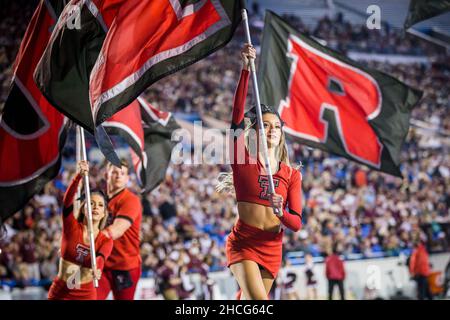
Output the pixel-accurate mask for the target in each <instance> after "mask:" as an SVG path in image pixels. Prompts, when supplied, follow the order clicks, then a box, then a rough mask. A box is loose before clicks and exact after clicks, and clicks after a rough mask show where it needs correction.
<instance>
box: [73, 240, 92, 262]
mask: <svg viewBox="0 0 450 320" xmlns="http://www.w3.org/2000/svg"><path fill="white" fill-rule="evenodd" d="M76 250H77V256H76V258H75V260H76V261H77V262H79V263H83V262H84V258H85V257H87V256H88V255H89V253H90V250H89V248H88V247H85V246H83V245H82V244H77V247H76Z"/></svg>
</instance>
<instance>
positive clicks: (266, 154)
mask: <svg viewBox="0 0 450 320" xmlns="http://www.w3.org/2000/svg"><path fill="white" fill-rule="evenodd" d="M242 21H243V22H244V27H245V35H246V37H247V43H248V44H250V45H251V44H252V39H251V36H250V27H249V25H248V15H247V9H245V7H243V8H242ZM250 69H251V74H252V79H253V92H254V95H255V98H256V118H257V122H258V127H259V138H260V141H261V142H262V143H261V144H262V149H263V156H264V162H265V168H266V172H267V177H268V179H269V190H270V193H271V194H274V193H275V186H274V184H273V178H272V169H271V168H270V162H269V151H268V150H267V139H266V134H265V132H264V123H263V120H262V112H261V101H260V100H259V88H258V78H257V77H256V67H255V60H254V59H250ZM273 210H274V211H275V214H277V215H280V214H282V212H280V210H279V209H278V208H273Z"/></svg>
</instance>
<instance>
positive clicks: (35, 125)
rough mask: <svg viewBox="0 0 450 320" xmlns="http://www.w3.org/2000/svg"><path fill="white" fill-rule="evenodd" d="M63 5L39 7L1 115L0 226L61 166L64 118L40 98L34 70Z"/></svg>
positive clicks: (46, 3)
mask: <svg viewBox="0 0 450 320" xmlns="http://www.w3.org/2000/svg"><path fill="white" fill-rule="evenodd" d="M65 3H66V1H62V0H54V1H50V0H48V1H44V0H42V1H41V2H40V3H39V5H38V7H37V9H36V11H35V12H34V14H33V17H32V19H31V22H30V24H29V25H28V28H27V30H26V33H25V36H24V38H23V40H22V43H21V46H20V49H19V51H18V54H17V57H16V60H15V63H14V66H13V79H12V83H11V87H10V92H9V95H8V97H7V100H6V102H5V105H4V108H3V110H2V112H1V114H0V163H1V165H0V222H3V221H4V220H5V219H7V218H8V217H10V216H11V215H13V214H14V213H15V212H17V211H18V210H20V209H21V208H23V206H24V205H25V204H26V203H27V202H28V201H29V200H30V199H31V198H32V197H33V195H35V194H37V193H38V192H40V191H41V190H42V188H43V187H44V185H45V184H46V183H47V182H48V181H50V180H52V179H53V178H55V177H56V175H57V174H58V172H59V169H60V167H61V150H62V148H63V147H64V144H65V140H66V133H67V125H66V118H65V117H64V116H63V115H62V114H61V113H59V112H58V111H57V110H56V109H55V108H53V106H51V105H50V103H49V102H48V101H47V100H46V99H45V97H44V96H43V95H42V94H41V92H40V91H39V89H38V87H37V86H36V83H35V82H34V80H33V74H32V70H33V69H34V67H35V66H36V65H37V63H38V61H39V58H40V56H41V54H42V53H43V51H44V49H45V46H46V44H47V42H48V40H49V39H50V34H51V29H52V28H53V26H54V25H55V23H56V20H57V17H58V16H59V14H60V13H61V11H62V9H63V7H64V5H65Z"/></svg>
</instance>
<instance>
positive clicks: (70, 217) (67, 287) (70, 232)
mask: <svg viewBox="0 0 450 320" xmlns="http://www.w3.org/2000/svg"><path fill="white" fill-rule="evenodd" d="M88 170H89V167H88V164H87V162H85V161H80V162H79V163H78V173H77V175H76V176H75V177H74V178H73V180H72V182H71V183H70V186H69V187H68V189H67V191H66V194H65V195H64V200H63V202H64V203H63V205H64V208H63V218H62V219H63V232H62V239H61V258H60V260H59V271H58V275H57V277H56V278H55V279H54V280H53V283H52V285H51V287H50V290H49V292H48V299H49V300H96V299H97V291H96V289H95V287H94V277H95V278H97V280H99V279H100V277H101V271H102V269H103V266H104V264H105V261H106V259H108V256H109V255H110V253H111V250H112V247H113V240H112V239H110V238H108V237H107V236H105V235H104V234H103V233H102V232H100V230H102V229H103V227H104V226H105V224H106V220H107V218H108V212H107V203H106V197H105V196H104V195H103V193H102V192H101V191H92V192H91V205H92V222H93V229H94V237H95V251H96V262H97V271H96V272H95V273H94V272H93V271H92V268H91V255H90V246H89V232H88V228H87V220H86V218H85V217H86V214H85V210H86V206H85V203H82V205H81V209H80V212H79V215H78V218H77V219H76V218H75V216H74V212H73V199H74V197H75V194H76V192H77V188H78V185H79V183H80V181H81V179H82V176H83V175H84V174H87V172H88Z"/></svg>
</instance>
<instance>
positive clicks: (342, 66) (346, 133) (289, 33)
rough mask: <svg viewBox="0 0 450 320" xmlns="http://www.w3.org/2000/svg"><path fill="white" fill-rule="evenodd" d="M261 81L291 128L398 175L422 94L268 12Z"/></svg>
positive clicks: (300, 136) (315, 143)
mask: <svg viewBox="0 0 450 320" xmlns="http://www.w3.org/2000/svg"><path fill="white" fill-rule="evenodd" d="M259 82H260V91H261V101H262V103H266V104H270V105H273V106H275V107H276V108H278V110H279V113H280V115H281V118H282V119H283V120H284V122H285V131H286V132H287V133H288V134H290V135H291V136H292V137H294V138H295V139H297V140H299V141H300V142H301V143H303V144H306V145H309V146H312V147H316V148H320V149H323V150H326V151H329V152H332V153H334V154H337V155H340V156H343V157H346V158H349V159H351V160H354V161H357V162H360V163H363V164H366V165H367V166H369V167H371V168H374V169H376V170H380V171H383V172H386V173H389V174H392V175H395V176H401V173H400V169H399V163H400V151H401V146H402V143H403V141H404V139H405V137H406V135H407V133H408V129H409V119H410V114H411V109H412V108H413V107H414V105H415V104H416V102H417V101H418V100H419V99H420V97H421V92H419V91H417V90H415V89H412V88H410V87H408V86H407V85H405V84H404V83H402V82H400V81H398V80H397V79H395V78H393V77H391V76H389V75H387V74H384V73H382V72H379V71H377V70H372V69H369V68H366V67H364V66H362V65H360V64H359V63H357V62H355V61H352V60H350V59H348V58H347V57H345V56H344V55H342V54H340V53H338V52H336V51H333V50H331V49H329V48H327V47H325V46H322V45H320V44H319V43H318V42H316V41H314V40H313V39H311V38H309V37H307V36H306V35H303V34H301V33H300V32H298V31H296V30H295V29H294V28H293V27H291V26H290V25H289V24H288V23H286V22H285V21H283V20H282V19H281V18H280V17H278V16H277V15H276V14H274V13H272V12H267V13H266V21H265V26H264V33H263V41H262V48H261V59H260V68H259Z"/></svg>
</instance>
